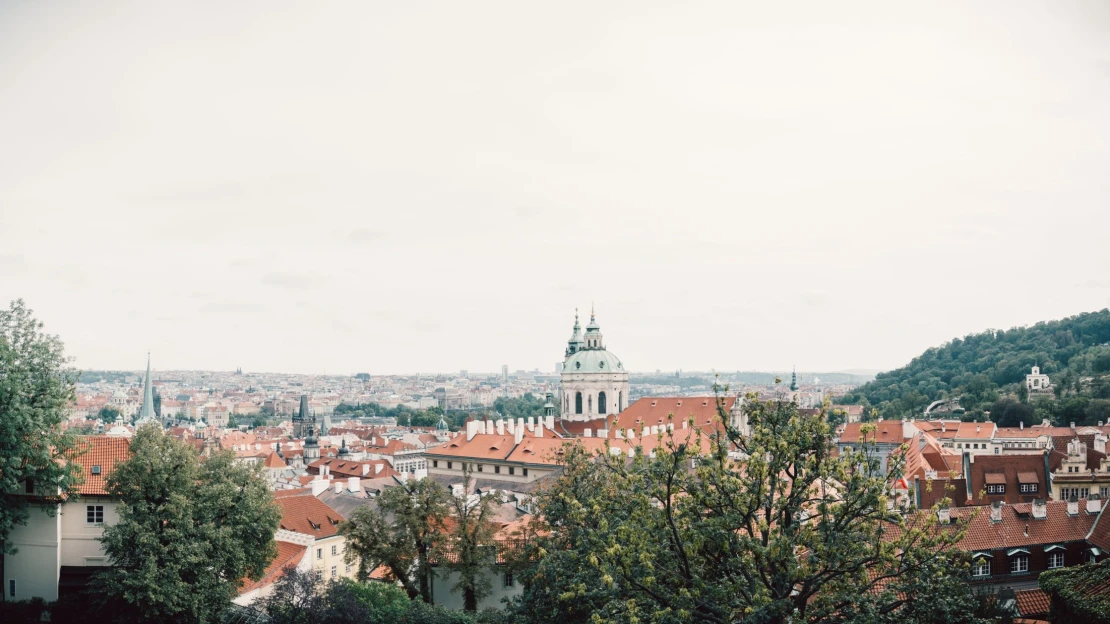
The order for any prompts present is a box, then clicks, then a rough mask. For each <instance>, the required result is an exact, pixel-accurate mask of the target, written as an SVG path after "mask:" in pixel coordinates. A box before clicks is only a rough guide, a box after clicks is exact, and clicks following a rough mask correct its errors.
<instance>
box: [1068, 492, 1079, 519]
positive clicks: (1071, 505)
mask: <svg viewBox="0 0 1110 624" xmlns="http://www.w3.org/2000/svg"><path fill="white" fill-rule="evenodd" d="M1068 515H1069V516H1078V515H1079V499H1078V498H1076V497H1074V496H1071V497H1069V498H1068Z"/></svg>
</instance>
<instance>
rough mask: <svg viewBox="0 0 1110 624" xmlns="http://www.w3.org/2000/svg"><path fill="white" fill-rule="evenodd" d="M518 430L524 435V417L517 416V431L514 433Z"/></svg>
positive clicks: (514, 433)
mask: <svg viewBox="0 0 1110 624" xmlns="http://www.w3.org/2000/svg"><path fill="white" fill-rule="evenodd" d="M517 432H520V435H524V419H523V418H517V419H516V431H514V432H513V435H516V433H517Z"/></svg>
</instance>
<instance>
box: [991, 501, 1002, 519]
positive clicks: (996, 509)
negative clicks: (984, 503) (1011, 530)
mask: <svg viewBox="0 0 1110 624" xmlns="http://www.w3.org/2000/svg"><path fill="white" fill-rule="evenodd" d="M1003 505H1005V503H1003V502H1002V501H994V502H993V503H991V524H994V523H995V522H1002V506H1003Z"/></svg>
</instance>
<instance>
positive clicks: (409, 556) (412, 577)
mask: <svg viewBox="0 0 1110 624" xmlns="http://www.w3.org/2000/svg"><path fill="white" fill-rule="evenodd" d="M450 499H451V495H450V494H449V493H448V492H447V489H446V488H444V487H443V486H442V485H440V484H438V483H436V482H435V481H433V480H431V479H421V480H419V481H406V482H404V483H402V484H401V485H400V486H397V487H392V488H387V489H386V490H385V491H384V492H383V493H382V495H381V496H380V497H378V499H377V505H363V506H362V507H359V508H358V509H356V510H355V511H354V512H353V513H352V514H351V517H350V518H348V519H347V521H345V522H344V523H343V524H341V525H340V526H339V533H340V534H341V535H344V536H345V537H346V538H347V549H346V553H345V557H346V560H347V562H348V563H356V562H357V563H358V566H359V569H358V578H359V580H362V581H366V580H369V578H370V573H371V572H373V571H374V569H375V568H377V567H378V566H385V567H386V568H387V569H388V570H389V574H390V575H391V576H392V577H393V578H394V579H395V580H397V581H398V582H399V583H401V586H402V587H403V588H404V589H405V591H406V592H407V593H408V595H409V597H410V598H416V597H417V596H420V597H421V598H422V599H423V600H424V601H425V602H431V601H432V590H431V583H430V578H431V574H432V569H431V562H430V557H431V554H432V551H433V549H434V548H435V546H436V542H437V541H438V540H439V539H440V538H441V534H442V532H443V529H444V524H443V520H444V518H446V517H447V514H448V512H449V504H450Z"/></svg>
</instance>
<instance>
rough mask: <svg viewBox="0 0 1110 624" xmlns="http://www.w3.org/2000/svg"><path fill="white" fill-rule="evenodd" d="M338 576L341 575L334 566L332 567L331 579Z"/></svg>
mask: <svg viewBox="0 0 1110 624" xmlns="http://www.w3.org/2000/svg"><path fill="white" fill-rule="evenodd" d="M337 576H339V573H338V572H336V571H335V566H332V567H331V577H332V578H335V577H337Z"/></svg>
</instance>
